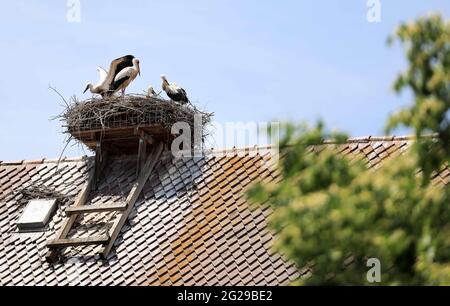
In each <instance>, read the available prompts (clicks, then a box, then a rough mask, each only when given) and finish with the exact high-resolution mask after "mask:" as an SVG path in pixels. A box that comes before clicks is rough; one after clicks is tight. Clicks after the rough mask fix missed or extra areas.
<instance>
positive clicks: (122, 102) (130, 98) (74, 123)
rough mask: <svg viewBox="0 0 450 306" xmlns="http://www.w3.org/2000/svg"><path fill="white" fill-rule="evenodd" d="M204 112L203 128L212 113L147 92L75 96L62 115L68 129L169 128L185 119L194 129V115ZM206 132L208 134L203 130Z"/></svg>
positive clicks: (204, 128)
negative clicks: (109, 96)
mask: <svg viewBox="0 0 450 306" xmlns="http://www.w3.org/2000/svg"><path fill="white" fill-rule="evenodd" d="M195 115H202V127H203V131H206V130H207V127H208V126H209V124H210V123H211V120H212V117H213V113H207V112H203V111H200V110H199V109H198V108H196V107H195V106H194V105H192V104H187V105H180V104H178V103H176V102H173V101H168V100H163V99H160V98H153V97H147V96H144V95H136V94H134V95H126V96H124V97H111V98H105V99H103V98H92V99H89V100H86V101H79V100H78V99H76V98H73V99H72V100H71V102H70V103H67V109H66V110H65V112H64V113H63V114H62V115H60V116H59V118H60V119H62V121H63V122H64V125H63V127H64V128H65V129H66V132H67V133H70V134H71V133H73V132H77V131H90V130H106V129H108V128H120V127H128V126H141V125H151V124H159V125H161V126H162V127H163V128H165V129H167V130H168V131H170V130H171V128H172V125H173V124H175V123H176V122H186V123H188V124H189V126H190V127H191V129H192V130H193V129H194V116H195ZM203 133H204V134H203V136H204V137H205V136H207V135H206V134H205V133H207V132H203Z"/></svg>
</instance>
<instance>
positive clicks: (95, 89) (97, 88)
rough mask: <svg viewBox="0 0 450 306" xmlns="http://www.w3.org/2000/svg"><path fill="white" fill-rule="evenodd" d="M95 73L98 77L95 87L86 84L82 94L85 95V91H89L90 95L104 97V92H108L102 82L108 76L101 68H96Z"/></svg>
mask: <svg viewBox="0 0 450 306" xmlns="http://www.w3.org/2000/svg"><path fill="white" fill-rule="evenodd" d="M97 71H98V73H99V76H100V80H99V81H98V83H97V85H93V84H92V83H88V84H87V85H86V89H85V90H84V91H83V93H85V92H86V91H88V90H89V91H90V92H91V93H92V94H99V95H101V96H104V95H105V92H106V91H108V87H106V86H105V84H104V82H105V80H106V78H107V76H108V72H107V71H106V70H105V69H103V68H102V67H97Z"/></svg>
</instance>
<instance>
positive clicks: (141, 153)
mask: <svg viewBox="0 0 450 306" xmlns="http://www.w3.org/2000/svg"><path fill="white" fill-rule="evenodd" d="M146 154H147V142H146V141H145V140H144V139H143V138H142V137H141V138H139V150H138V157H137V166H136V177H138V176H139V174H140V173H141V170H142V167H144V163H145V158H146Z"/></svg>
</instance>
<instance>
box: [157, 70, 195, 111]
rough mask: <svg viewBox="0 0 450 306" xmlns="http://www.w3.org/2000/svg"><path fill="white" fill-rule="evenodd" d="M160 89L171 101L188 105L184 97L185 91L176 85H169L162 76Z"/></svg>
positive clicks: (186, 98) (187, 100)
mask: <svg viewBox="0 0 450 306" xmlns="http://www.w3.org/2000/svg"><path fill="white" fill-rule="evenodd" d="M161 79H162V89H163V90H164V91H165V92H166V94H167V96H168V97H169V98H170V99H172V101H175V102H180V103H181V104H186V103H189V99H188V97H187V95H186V91H185V90H184V89H183V88H181V87H180V86H178V85H177V84H176V83H172V84H170V83H169V81H167V78H166V76H165V75H164V74H162V75H161Z"/></svg>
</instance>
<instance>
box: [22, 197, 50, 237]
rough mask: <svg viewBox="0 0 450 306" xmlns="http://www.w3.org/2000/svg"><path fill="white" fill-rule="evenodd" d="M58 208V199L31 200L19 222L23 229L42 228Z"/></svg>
mask: <svg viewBox="0 0 450 306" xmlns="http://www.w3.org/2000/svg"><path fill="white" fill-rule="evenodd" d="M55 208H56V199H42V200H31V201H29V202H28V204H27V206H26V207H25V209H24V211H23V213H22V215H21V216H20V218H19V221H18V222H17V227H18V228H19V230H21V231H38V230H42V229H43V228H44V227H45V226H46V225H47V222H48V220H49V219H50V217H51V215H52V213H53V212H54V210H55Z"/></svg>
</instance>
